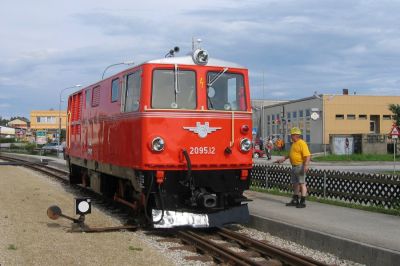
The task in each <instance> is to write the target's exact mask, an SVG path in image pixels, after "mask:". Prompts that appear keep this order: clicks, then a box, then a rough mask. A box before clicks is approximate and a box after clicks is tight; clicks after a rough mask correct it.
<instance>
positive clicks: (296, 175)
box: [275, 127, 311, 208]
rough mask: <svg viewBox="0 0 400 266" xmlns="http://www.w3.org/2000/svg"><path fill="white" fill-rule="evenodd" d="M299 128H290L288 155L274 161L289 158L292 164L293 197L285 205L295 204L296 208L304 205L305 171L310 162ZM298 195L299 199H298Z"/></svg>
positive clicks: (278, 161)
mask: <svg viewBox="0 0 400 266" xmlns="http://www.w3.org/2000/svg"><path fill="white" fill-rule="evenodd" d="M300 135H301V130H300V129H299V128H297V127H293V128H292V129H291V130H290V137H291V139H292V146H291V147H290V152H289V156H284V157H283V158H282V159H279V160H276V161H275V162H276V163H283V162H284V161H285V160H286V159H288V158H289V159H290V163H291V164H292V171H291V177H292V178H291V183H292V185H293V198H292V200H291V201H290V202H289V203H286V206H296V207H297V208H305V207H306V195H307V187H306V173H307V171H308V165H309V163H310V158H311V153H310V150H309V149H308V146H307V143H306V142H305V141H304V140H302V139H301V136H300ZM299 196H300V200H299Z"/></svg>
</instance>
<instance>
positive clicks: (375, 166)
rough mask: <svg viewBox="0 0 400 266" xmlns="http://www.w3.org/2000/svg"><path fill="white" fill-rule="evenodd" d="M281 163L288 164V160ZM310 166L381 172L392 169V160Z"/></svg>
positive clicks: (261, 160) (398, 168)
mask: <svg viewBox="0 0 400 266" xmlns="http://www.w3.org/2000/svg"><path fill="white" fill-rule="evenodd" d="M279 158H282V157H281V156H272V159H271V160H267V159H266V158H258V159H253V162H254V163H258V164H272V163H273V162H274V161H275V160H277V159H279ZM283 165H287V166H289V165H290V164H289V160H287V161H286V162H285V163H284V164H283ZM310 168H312V169H322V170H339V171H353V172H364V173H365V172H367V173H381V172H383V171H393V162H313V161H312V162H311V163H310ZM395 169H396V171H400V162H399V161H396V165H395Z"/></svg>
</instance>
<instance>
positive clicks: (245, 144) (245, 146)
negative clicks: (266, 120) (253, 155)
mask: <svg viewBox="0 0 400 266" xmlns="http://www.w3.org/2000/svg"><path fill="white" fill-rule="evenodd" d="M250 149H251V141H250V140H249V139H247V138H245V139H242V140H241V141H240V150H241V151H245V152H247V151H249V150H250Z"/></svg>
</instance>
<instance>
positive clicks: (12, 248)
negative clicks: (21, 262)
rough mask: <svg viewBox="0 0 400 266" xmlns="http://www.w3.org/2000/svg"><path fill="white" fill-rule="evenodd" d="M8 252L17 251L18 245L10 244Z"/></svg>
mask: <svg viewBox="0 0 400 266" xmlns="http://www.w3.org/2000/svg"><path fill="white" fill-rule="evenodd" d="M7 249H8V250H17V246H16V245H14V244H10V245H8V248H7Z"/></svg>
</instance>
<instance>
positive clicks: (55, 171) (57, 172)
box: [0, 155, 69, 181]
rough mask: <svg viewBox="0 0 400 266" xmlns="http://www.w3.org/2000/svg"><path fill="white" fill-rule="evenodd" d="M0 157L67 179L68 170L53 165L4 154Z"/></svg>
mask: <svg viewBox="0 0 400 266" xmlns="http://www.w3.org/2000/svg"><path fill="white" fill-rule="evenodd" d="M0 159H2V160H6V161H11V162H14V163H17V164H18V165H21V166H24V167H28V168H30V169H33V170H36V171H39V172H41V173H44V174H46V175H50V176H52V177H56V178H60V179H62V180H63V181H68V178H67V176H68V174H69V172H67V171H64V170H61V169H57V168H54V167H50V166H46V165H43V164H40V163H35V162H31V161H27V160H24V159H19V158H14V157H8V156H4V155H0Z"/></svg>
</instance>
